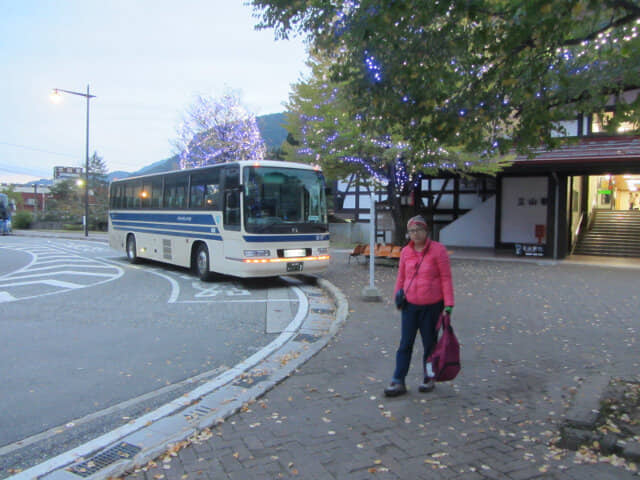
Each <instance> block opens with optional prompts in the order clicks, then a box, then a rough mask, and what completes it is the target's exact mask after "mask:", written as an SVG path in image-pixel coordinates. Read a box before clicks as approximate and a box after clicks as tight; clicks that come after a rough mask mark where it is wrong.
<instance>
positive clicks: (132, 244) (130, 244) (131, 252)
mask: <svg viewBox="0 0 640 480" xmlns="http://www.w3.org/2000/svg"><path fill="white" fill-rule="evenodd" d="M127 258H128V259H129V263H138V251H137V250H136V237H134V236H133V234H130V235H129V236H128V237H127Z"/></svg>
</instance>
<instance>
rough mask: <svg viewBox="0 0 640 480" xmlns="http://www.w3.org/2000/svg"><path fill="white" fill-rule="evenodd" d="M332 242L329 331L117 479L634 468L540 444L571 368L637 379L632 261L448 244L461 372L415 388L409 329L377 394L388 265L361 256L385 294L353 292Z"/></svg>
mask: <svg viewBox="0 0 640 480" xmlns="http://www.w3.org/2000/svg"><path fill="white" fill-rule="evenodd" d="M333 255H334V256H333V259H332V264H331V267H330V269H329V270H328V272H327V273H326V274H324V275H323V277H324V278H325V279H327V280H328V281H329V282H331V283H332V284H334V285H336V286H337V287H339V288H340V289H341V290H342V291H343V292H344V294H345V295H346V296H347V298H348V299H349V308H350V315H349V318H348V319H347V321H346V323H345V325H344V327H343V328H342V330H341V331H340V332H339V333H338V334H337V335H336V336H335V337H334V338H333V340H332V341H330V342H329V344H328V345H327V346H326V347H325V348H324V349H323V350H322V351H320V352H319V353H318V354H317V355H316V356H315V357H313V358H312V359H311V360H309V361H308V362H307V363H305V364H304V365H301V366H300V367H299V368H298V369H297V371H296V372H295V373H294V374H293V375H292V376H290V377H289V378H287V379H286V380H285V381H283V382H282V383H281V384H279V385H278V386H276V387H275V388H274V389H273V390H271V391H269V392H268V393H267V394H266V395H264V396H263V397H261V398H259V399H258V400H257V401H255V402H250V403H249V404H247V405H245V406H244V407H243V408H242V409H241V411H240V412H239V413H237V414H235V415H233V416H231V417H229V418H227V419H226V421H225V422H223V423H220V424H219V425H217V426H215V427H212V428H211V429H207V430H205V431H203V432H201V433H200V434H199V435H197V436H195V437H194V438H192V439H191V441H190V442H189V443H188V444H187V443H183V444H180V445H176V446H175V448H172V449H170V450H169V451H168V452H167V453H166V454H165V455H163V456H161V457H159V458H158V459H157V460H156V461H155V462H151V463H149V464H148V465H147V466H146V467H144V468H141V469H139V470H138V471H137V472H133V473H131V474H130V475H129V476H128V477H127V480H134V479H135V480H139V479H148V480H164V479H166V480H174V479H175V480H191V479H252V478H255V479H270V478H303V479H373V478H376V479H421V478H424V479H439V478H443V479H454V478H460V479H512V480H520V479H534V478H536V479H537V478H544V479H565V478H566V479H576V480H577V479H580V480H582V479H625V478H629V479H631V478H638V475H637V474H636V473H633V472H632V471H630V470H631V469H632V468H633V466H632V465H629V463H625V462H622V461H621V460H619V459H617V458H612V457H602V458H599V457H598V456H597V455H593V454H587V453H584V452H583V453H579V454H576V452H572V451H566V450H561V449H558V448H555V447H553V441H554V440H555V439H557V437H558V435H559V430H560V427H561V425H562V424H563V421H564V417H565V415H566V413H567V411H568V410H569V408H570V407H571V405H572V402H573V399H574V396H575V395H576V392H580V388H581V386H582V385H583V383H585V382H587V381H588V380H589V379H591V378H593V377H596V376H601V375H609V376H612V377H621V378H625V379H631V380H636V381H638V380H639V377H638V373H637V372H638V367H639V366H640V347H639V345H638V339H637V335H638V313H637V312H638V311H640V295H638V293H637V285H636V283H637V278H638V276H637V271H636V270H634V269H623V268H613V267H607V266H599V267H594V266H588V265H579V264H575V263H573V264H572V263H571V262H549V261H541V262H536V261H533V262H510V261H501V260H498V259H493V260H494V261H487V260H477V259H469V258H464V256H463V255H457V254H454V258H453V260H452V266H453V275H454V284H455V288H456V307H455V309H454V313H453V324H454V328H455V329H456V333H457V335H458V337H459V339H460V340H461V342H462V349H463V350H462V352H463V363H462V365H463V370H462V373H461V375H460V376H459V377H458V378H457V379H456V380H455V381H454V382H450V383H444V384H439V385H438V387H437V388H436V391H435V392H433V393H430V394H420V393H418V389H417V385H418V382H419V380H420V372H421V367H420V365H419V361H418V359H419V357H420V350H421V347H420V345H419V344H417V345H416V350H415V351H414V360H415V361H414V363H413V365H412V367H411V371H410V372H409V376H408V378H407V381H408V386H409V394H408V395H406V396H403V397H399V398H395V399H387V398H385V397H384V396H383V395H382V390H383V388H384V386H385V385H386V384H387V382H388V380H389V377H390V376H391V373H392V370H393V366H394V357H395V349H396V348H397V343H398V340H399V334H400V332H399V314H398V313H397V312H396V311H395V309H394V307H393V306H392V304H391V294H392V289H393V283H394V281H395V274H396V268H394V267H382V266H380V267H377V268H376V286H377V287H378V289H379V290H380V291H381V293H382V294H383V297H384V301H383V302H381V303H368V302H365V301H363V300H362V298H361V293H362V290H363V288H364V287H365V286H367V285H368V284H369V270H368V267H367V266H366V265H361V264H354V262H353V261H352V262H351V264H350V265H349V264H347V254H346V253H345V252H342V253H341V252H333ZM495 260H498V261H495ZM504 260H507V258H505V259H504ZM612 462H613V463H616V464H619V465H618V466H614V465H612V464H611V463H612Z"/></svg>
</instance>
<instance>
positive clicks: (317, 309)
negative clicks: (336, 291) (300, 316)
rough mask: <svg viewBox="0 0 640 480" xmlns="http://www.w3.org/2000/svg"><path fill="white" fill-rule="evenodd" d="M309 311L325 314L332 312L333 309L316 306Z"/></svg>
mask: <svg viewBox="0 0 640 480" xmlns="http://www.w3.org/2000/svg"><path fill="white" fill-rule="evenodd" d="M311 311H312V312H313V313H320V314H325V315H330V314H332V313H333V312H334V311H335V310H334V309H333V308H323V307H316V308H312V309H311Z"/></svg>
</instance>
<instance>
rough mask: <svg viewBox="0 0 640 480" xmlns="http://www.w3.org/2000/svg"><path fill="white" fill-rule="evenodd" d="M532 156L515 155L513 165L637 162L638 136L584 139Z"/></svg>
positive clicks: (639, 157) (535, 151)
mask: <svg viewBox="0 0 640 480" xmlns="http://www.w3.org/2000/svg"><path fill="white" fill-rule="evenodd" d="M533 153H534V156H533V157H531V158H530V157H528V156H527V155H518V156H517V157H516V159H515V161H514V165H515V164H517V165H543V164H546V165H547V166H552V164H585V163H590V162H598V163H609V162H629V161H640V136H620V137H588V138H581V139H579V140H578V142H577V143H571V144H569V145H563V146H561V147H559V148H556V149H554V150H546V149H542V148H540V149H535V150H534V151H533Z"/></svg>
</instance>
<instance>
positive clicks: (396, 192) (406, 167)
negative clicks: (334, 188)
mask: <svg viewBox="0 0 640 480" xmlns="http://www.w3.org/2000/svg"><path fill="white" fill-rule="evenodd" d="M308 65H309V67H310V69H311V75H310V78H309V79H307V80H303V81H300V82H298V83H297V84H294V85H293V87H292V93H291V94H290V97H289V103H288V105H287V110H288V111H289V113H288V116H287V119H288V123H287V125H288V130H289V136H288V137H287V139H288V141H287V142H286V147H285V148H284V149H285V151H286V152H287V159H292V160H298V161H304V162H311V163H319V164H320V165H321V166H322V169H323V171H324V172H325V175H326V176H327V177H328V178H329V179H334V180H335V179H342V178H345V177H347V176H348V175H353V174H355V175H357V176H358V178H361V179H367V180H365V181H366V183H367V185H368V186H369V187H371V188H374V185H372V184H371V182H370V180H369V179H371V180H372V181H374V182H375V188H376V190H380V189H384V190H386V193H387V199H388V200H387V204H388V206H389V208H390V210H391V213H392V218H393V219H394V221H395V222H396V228H395V233H396V237H397V238H396V239H395V241H396V242H397V243H401V242H402V238H404V233H405V224H406V219H407V218H408V217H409V216H411V215H412V214H414V212H413V210H412V209H409V208H403V207H402V205H401V202H400V197H401V195H406V194H408V193H409V192H410V191H411V190H413V189H414V188H415V187H416V186H417V185H419V183H420V182H421V180H422V178H423V177H424V176H425V175H427V174H437V172H438V168H437V166H436V165H435V164H431V165H429V164H425V163H424V162H420V161H419V160H418V159H416V158H414V157H415V152H414V150H413V148H412V146H411V144H410V143H409V142H408V141H406V140H405V139H404V138H402V137H401V136H399V135H397V134H396V135H389V134H386V133H385V132H373V131H367V130H365V128H363V121H362V118H361V116H360V115H353V114H351V113H350V111H349V110H350V99H349V98H347V97H346V96H345V94H344V92H345V91H346V89H344V88H343V84H342V82H336V81H332V80H331V79H330V78H331V77H330V71H331V67H332V58H331V55H328V54H325V55H319V54H314V55H312V56H311V59H310V60H309V62H308ZM437 155H438V156H439V158H440V159H445V158H451V157H452V153H451V152H450V151H446V150H445V149H441V150H440V151H439V152H437ZM459 158H461V155H460V154H455V158H454V159H452V160H451V161H452V162H454V161H455V160H457V159H459ZM442 164H444V163H441V165H442ZM501 166H502V163H501V162H499V161H491V162H489V161H487V160H486V159H484V160H482V161H480V159H479V158H478V157H472V156H468V158H467V159H466V161H464V162H461V163H460V165H459V166H458V167H457V170H458V171H459V172H461V173H465V172H466V173H472V172H473V173H478V172H482V173H494V172H495V171H496V170H497V169H499V168H500V167H501Z"/></svg>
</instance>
